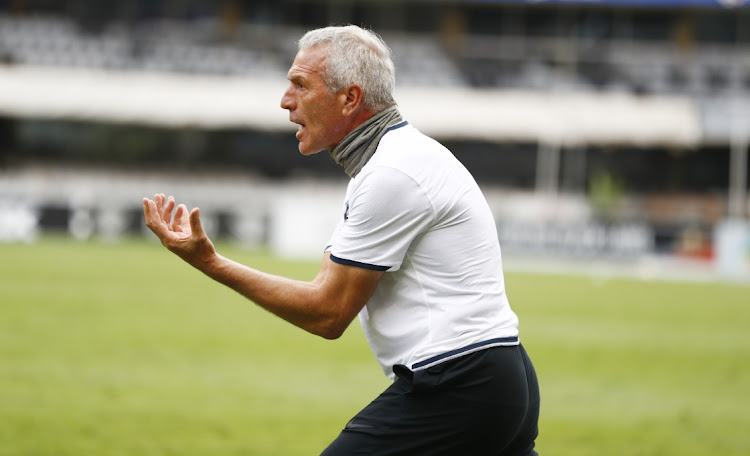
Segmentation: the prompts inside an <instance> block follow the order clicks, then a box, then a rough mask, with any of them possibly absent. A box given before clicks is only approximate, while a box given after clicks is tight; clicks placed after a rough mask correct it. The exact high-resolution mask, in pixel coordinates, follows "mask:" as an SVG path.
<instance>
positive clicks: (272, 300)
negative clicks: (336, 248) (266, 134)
mask: <svg viewBox="0 0 750 456" xmlns="http://www.w3.org/2000/svg"><path fill="white" fill-rule="evenodd" d="M174 208H175V202H174V199H173V198H172V197H170V198H169V199H166V198H165V197H164V195H156V196H155V197H154V200H153V201H152V200H149V199H147V198H144V200H143V212H144V216H145V219H146V225H147V226H148V227H149V228H150V229H151V231H153V232H154V234H156V236H157V237H158V238H159V240H160V241H161V243H162V244H163V245H164V246H165V247H166V248H167V249H169V250H170V251H171V252H173V253H175V254H176V255H177V256H179V257H180V258H182V259H183V260H185V261H186V262H187V263H189V264H190V265H192V266H193V267H195V268H196V269H198V270H200V271H201V272H203V273H204V274H206V275H207V276H209V277H211V278H212V279H214V280H216V281H217V282H220V283H223V284H224V285H227V286H228V287H230V288H232V289H233V290H235V291H237V292H239V293H240V294H242V295H243V296H245V297H247V298H249V299H251V300H252V301H254V302H255V303H256V304H258V305H259V306H261V307H263V308H264V309H266V310H268V311H270V312H272V313H274V314H275V315H277V316H279V317H281V318H283V319H284V320H286V321H288V322H290V323H292V324H294V325H296V326H298V327H300V328H302V329H304V330H306V331H308V332H311V333H313V334H316V335H319V336H321V337H324V338H326V339H336V338H338V337H340V336H341V335H342V334H343V333H344V330H346V328H347V327H348V326H349V324H350V323H351V321H352V320H353V319H354V317H355V316H356V315H357V313H359V311H360V310H361V309H362V307H364V305H365V304H366V303H367V301H368V299H370V296H371V295H372V293H373V292H374V291H375V287H376V286H377V284H378V282H379V281H380V278H381V277H382V276H383V272H379V271H371V270H369V269H364V268H358V267H355V266H347V265H341V264H338V263H334V262H333V261H331V260H330V259H329V254H326V255H325V256H324V258H323V262H322V263H321V267H320V271H319V272H318V274H317V275H316V277H315V279H313V280H312V281H311V282H304V281H298V280H292V279H287V278H284V277H280V276H275V275H271V274H266V273H264V272H262V271H258V270H256V269H253V268H250V267H247V266H245V265H242V264H240V263H237V262H235V261H232V260H230V259H228V258H225V257H223V256H221V255H219V254H218V253H217V252H216V250H215V249H214V246H213V243H212V242H211V241H210V239H209V238H208V236H206V233H205V231H204V230H203V227H202V226H201V222H200V210H199V209H198V208H195V209H193V210H192V211H191V212H190V213H189V214H188V211H187V208H186V207H185V206H184V205H182V204H180V205H179V206H177V210H176V211H175V213H174V221H172V223H170V221H171V220H172V211H173V210H174Z"/></svg>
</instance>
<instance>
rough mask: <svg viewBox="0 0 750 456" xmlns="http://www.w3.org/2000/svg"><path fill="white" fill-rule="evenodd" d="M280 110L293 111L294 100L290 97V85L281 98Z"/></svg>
mask: <svg viewBox="0 0 750 456" xmlns="http://www.w3.org/2000/svg"><path fill="white" fill-rule="evenodd" d="M281 109H288V110H290V111H291V110H292V109H294V98H293V97H292V85H291V84H289V87H288V88H287V89H286V91H284V94H283V95H282V96H281Z"/></svg>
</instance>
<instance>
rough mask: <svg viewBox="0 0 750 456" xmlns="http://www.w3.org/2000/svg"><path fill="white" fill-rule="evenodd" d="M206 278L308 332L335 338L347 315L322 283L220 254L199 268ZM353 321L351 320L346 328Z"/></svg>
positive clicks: (341, 330) (346, 323)
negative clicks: (268, 270) (324, 288)
mask: <svg viewBox="0 0 750 456" xmlns="http://www.w3.org/2000/svg"><path fill="white" fill-rule="evenodd" d="M199 269H200V270H201V271H202V272H204V273H205V274H206V275H207V276H209V277H211V278H212V279H214V280H216V281H217V282H220V283H222V284H224V285H226V286H228V287H230V288H231V289H233V290H235V291H237V292H238V293H240V294H242V295H243V296H245V297H246V298H248V299H250V300H251V301H253V302H255V303H256V304H258V305H259V306H261V307H263V308H264V309H266V310H268V311H269V312H271V313H273V314H275V315H277V316H279V317H281V318H282V319H284V320H286V321H288V322H289V323H292V324H294V325H295V326H298V327H300V328H302V329H304V330H306V331H308V332H311V333H313V334H316V335H319V336H322V337H325V338H335V337H338V336H339V335H340V333H341V332H343V328H340V326H341V325H342V324H343V323H342V320H346V319H347V317H346V316H342V315H340V313H339V312H338V310H337V306H336V303H335V301H333V300H329V299H327V297H326V296H325V294H324V292H323V291H322V287H321V284H320V283H318V282H317V281H315V282H303V281H299V280H293V279H288V278H285V277H280V276H276V275H272V274H268V273H265V272H262V271H259V270H256V269H253V268H250V267H248V266H245V265H243V264H240V263H237V262H236V261H233V260H231V259H229V258H226V257H223V256H221V255H219V254H216V255H215V258H214V259H213V260H212V261H211V262H210V263H207V264H206V265H205V266H203V267H200V268H199ZM350 321H351V318H349V320H348V321H346V322H345V325H344V327H345V326H346V325H348V323H349V322H350Z"/></svg>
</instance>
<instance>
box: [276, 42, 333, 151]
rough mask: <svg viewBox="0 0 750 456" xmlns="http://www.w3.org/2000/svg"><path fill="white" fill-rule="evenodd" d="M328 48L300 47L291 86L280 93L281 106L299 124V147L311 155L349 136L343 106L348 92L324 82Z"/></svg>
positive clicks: (291, 73) (330, 148)
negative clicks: (334, 90)
mask: <svg viewBox="0 0 750 456" xmlns="http://www.w3.org/2000/svg"><path fill="white" fill-rule="evenodd" d="M325 59H326V49H325V47H322V46H317V47H314V48H311V49H308V50H306V51H299V53H297V57H296V58H295V59H294V63H293V64H292V67H291V68H290V69H289V73H288V74H287V79H289V87H288V88H287V89H286V92H284V95H283V96H282V97H281V108H282V109H287V110H289V120H290V121H291V122H294V123H296V124H299V125H300V128H299V131H297V135H296V136H297V140H298V141H299V151H300V153H301V154H302V155H312V154H315V153H318V152H320V151H321V150H332V149H333V148H334V147H335V146H336V144H338V143H339V142H340V141H341V140H342V139H343V138H344V136H346V131H345V125H344V124H345V122H342V120H343V117H344V116H343V114H342V107H343V101H344V100H345V98H346V97H345V96H344V98H343V99H342V94H336V93H333V92H331V91H330V90H329V89H328V87H327V86H326V84H325V82H323V77H322V73H323V71H324V70H325Z"/></svg>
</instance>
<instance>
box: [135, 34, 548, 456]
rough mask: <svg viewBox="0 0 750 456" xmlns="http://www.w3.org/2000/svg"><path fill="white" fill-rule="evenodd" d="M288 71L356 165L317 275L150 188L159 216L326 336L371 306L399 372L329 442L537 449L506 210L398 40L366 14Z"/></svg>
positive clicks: (169, 240)
mask: <svg viewBox="0 0 750 456" xmlns="http://www.w3.org/2000/svg"><path fill="white" fill-rule="evenodd" d="M288 79H289V87H288V88H287V90H286V92H285V93H284V95H283V96H282V99H281V107H282V108H283V109H286V110H288V111H289V118H290V120H291V121H292V122H294V123H296V124H298V125H299V130H298V131H297V134H296V136H297V139H298V140H299V151H300V153H302V154H303V155H310V154H315V153H318V152H320V151H323V150H328V151H330V154H331V157H332V158H333V159H334V160H335V161H336V162H337V163H339V164H340V165H342V166H343V168H344V171H345V172H346V173H347V174H348V175H349V177H351V181H350V183H349V186H348V188H347V191H346V198H345V203H344V205H343V207H342V212H341V218H340V220H339V223H338V226H337V228H336V229H335V231H334V233H333V235H332V237H331V240H330V243H329V245H328V246H327V247H326V249H325V253H324V255H323V261H322V263H321V266H320V271H319V273H318V274H317V275H316V277H315V278H314V279H313V280H312V281H311V282H302V281H295V280H290V279H286V278H283V277H278V276H273V275H269V274H265V273H263V272H261V271H258V270H255V269H253V268H251V267H248V266H245V265H242V264H239V263H236V262H234V261H232V260H230V259H228V258H225V257H223V256H221V255H220V254H218V253H217V252H216V250H215V249H214V246H213V244H212V243H211V241H210V240H209V239H208V237H207V236H206V234H205V232H204V230H203V228H202V227H201V222H200V211H199V210H198V208H195V209H193V210H192V211H191V212H190V213H188V210H187V208H186V207H185V206H184V205H182V204H181V205H179V206H176V203H175V201H174V199H173V198H172V197H169V198H165V197H164V195H156V196H155V198H154V200H153V201H152V200H149V199H145V198H144V200H143V204H144V214H145V218H146V224H147V225H148V227H149V228H150V229H151V230H152V231H153V232H154V233H155V234H156V235H157V236H158V237H159V239H160V240H161V242H162V244H164V246H165V247H167V248H168V249H169V250H171V251H172V252H174V253H175V254H177V255H178V256H180V257H181V258H182V259H184V260H185V261H186V262H188V263H189V264H191V265H192V266H194V267H196V268H198V269H199V270H201V271H202V272H204V273H205V274H206V275H208V276H209V277H211V278H213V279H215V280H216V281H218V282H220V283H223V284H225V285H227V286H229V287H231V288H233V289H234V290H236V291H238V292H240V293H242V294H243V295H244V296H246V297H248V298H249V299H251V300H252V301H254V302H255V303H256V304H258V305H260V306H262V307H263V308H265V309H267V310H269V311H271V312H273V313H274V314H276V315H278V316H279V317H281V318H283V319H284V320H286V321H288V322H290V323H292V324H294V325H297V326H299V327H300V328H302V329H304V330H306V331H309V332H311V333H313V334H316V335H319V336H322V337H325V338H327V339H335V338H338V337H339V336H340V335H341V334H342V333H343V332H344V330H345V329H346V328H347V327H348V325H349V324H350V323H351V322H352V320H353V319H354V317H355V316H357V315H358V314H359V319H360V322H361V324H362V326H363V328H364V332H365V335H366V337H367V339H368V342H369V344H370V346H371V347H372V350H373V352H374V354H375V356H376V358H377V360H378V362H379V363H380V365H381V368H382V369H383V371H384V373H385V374H386V375H387V376H388V377H390V378H391V379H393V380H394V382H393V384H392V385H391V386H390V387H388V388H387V389H386V391H384V392H383V393H382V394H381V395H380V396H378V398H376V399H375V400H374V401H373V402H372V403H371V404H370V405H368V406H367V407H366V408H365V409H363V410H362V411H361V412H360V413H358V414H357V415H356V416H355V417H354V418H353V419H352V420H351V421H350V422H349V423H348V424H347V425H346V427H345V428H344V429H343V430H342V432H341V434H340V435H339V437H338V438H337V439H336V440H335V441H334V442H333V443H331V445H330V446H329V447H328V448H327V449H326V450H325V451H324V452H323V455H325V456H334V455H368V456H377V455H420V456H421V455H450V456H456V455H472V456H479V455H492V456H496V455H534V454H537V453H536V451H535V450H534V441H535V438H536V436H537V421H538V417H539V388H538V384H537V379H536V374H535V372H534V368H533V366H532V364H531V361H530V360H529V358H528V356H527V354H526V352H525V351H524V349H523V347H522V346H521V344H520V341H519V335H518V319H517V317H516V315H515V314H514V313H513V311H512V310H511V308H510V305H509V303H508V299H507V296H506V293H505V285H504V279H503V272H502V261H501V255H500V246H499V244H498V241H497V231H496V227H495V224H494V219H493V217H492V214H491V213H490V210H489V207H488V205H487V203H486V201H485V199H484V196H483V195H482V193H481V191H480V189H479V187H478V186H477V184H476V182H475V181H474V179H473V178H472V176H471V175H470V174H469V172H468V171H467V170H466V169H465V168H464V167H463V166H462V165H461V164H460V163H459V162H458V160H456V158H455V157H454V156H453V155H452V154H451V153H450V151H448V150H447V149H445V148H444V147H443V146H441V145H440V144H438V143H437V142H435V141H434V140H432V139H430V138H428V137H426V136H424V135H422V134H421V133H420V132H419V131H418V130H417V129H415V128H414V127H413V126H411V125H410V124H409V123H408V122H406V121H404V120H403V119H402V118H401V115H400V114H399V111H398V109H397V108H396V103H395V101H394V99H393V88H394V85H395V76H394V66H393V63H392V60H391V56H390V50H389V49H388V47H387V46H386V45H385V43H384V42H383V41H382V40H381V39H380V38H379V37H378V36H377V35H375V34H374V33H372V32H369V31H366V30H363V29H361V28H359V27H356V26H346V27H327V28H323V29H318V30H313V31H310V32H308V33H307V34H306V35H305V36H304V37H303V38H302V39H301V41H300V43H299V52H298V54H297V56H296V58H295V60H294V63H293V64H292V67H291V69H290V70H289V73H288ZM175 206H176V210H175ZM173 211H174V221H172V222H170V221H171V220H172V212H173Z"/></svg>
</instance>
